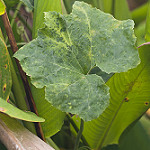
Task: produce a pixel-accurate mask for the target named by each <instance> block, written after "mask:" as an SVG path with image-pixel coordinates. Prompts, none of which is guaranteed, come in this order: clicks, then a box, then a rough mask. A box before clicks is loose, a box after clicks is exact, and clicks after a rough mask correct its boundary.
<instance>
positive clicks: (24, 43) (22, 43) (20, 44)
mask: <svg viewBox="0 0 150 150" xmlns="http://www.w3.org/2000/svg"><path fill="white" fill-rule="evenodd" d="M26 44H27V42H20V43H17V45H18V46H22V45H26ZM9 47H11V45H7V48H9Z"/></svg>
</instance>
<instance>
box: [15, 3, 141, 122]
mask: <svg viewBox="0 0 150 150" xmlns="http://www.w3.org/2000/svg"><path fill="white" fill-rule="evenodd" d="M94 18H97V20H99V22H96V21H95V19H94ZM45 25H46V27H45V28H43V29H41V30H40V32H39V36H38V38H37V39H36V40H33V41H32V42H30V43H29V44H27V45H26V46H24V47H23V48H21V49H20V51H18V52H17V53H16V54H15V57H16V58H17V59H18V60H19V61H20V63H21V65H22V67H23V69H24V71H25V72H26V73H27V74H28V75H29V76H31V79H32V83H33V84H34V85H35V86H36V87H37V88H43V87H44V86H45V87H46V89H45V91H46V93H45V94H46V99H47V100H48V101H50V102H51V103H52V105H54V106H56V107H57V108H59V109H60V110H62V111H65V112H70V113H73V114H78V115H79V116H80V117H81V118H83V119H84V120H86V121H89V120H92V119H94V118H97V117H98V116H99V115H100V114H101V113H102V112H103V111H104V110H105V108H106V107H107V106H108V100H109V88H108V87H107V86H106V85H105V83H104V81H103V79H102V78H101V77H100V76H97V75H95V74H89V73H90V71H91V70H92V68H94V67H95V64H96V65H97V67H99V68H100V69H101V70H102V71H105V72H107V73H111V72H122V71H127V70H128V69H131V68H133V67H135V66H136V65H137V64H138V63H139V58H138V51H137V50H136V48H135V46H134V44H135V36H134V34H133V30H132V28H133V22H132V21H131V20H127V21H118V20H116V19H114V18H113V17H112V16H111V15H109V14H105V13H103V12H101V11H100V10H98V9H96V8H91V7H90V6H89V5H87V4H85V3H83V2H76V3H75V4H74V7H73V12H72V14H70V15H67V16H62V15H60V14H58V13H56V12H48V13H45ZM110 60H111V61H110ZM127 62H128V63H127ZM93 112H94V113H93Z"/></svg>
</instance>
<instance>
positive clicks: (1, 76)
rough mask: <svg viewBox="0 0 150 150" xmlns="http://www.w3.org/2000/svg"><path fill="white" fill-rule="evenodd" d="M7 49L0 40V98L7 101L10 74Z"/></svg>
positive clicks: (9, 88)
mask: <svg viewBox="0 0 150 150" xmlns="http://www.w3.org/2000/svg"><path fill="white" fill-rule="evenodd" d="M8 55H9V54H8V51H7V47H6V45H5V43H4V41H3V40H2V39H1V38H0V97H1V98H3V99H4V100H8V98H9V94H10V91H11V85H12V81H11V72H10V64H9V57H8Z"/></svg>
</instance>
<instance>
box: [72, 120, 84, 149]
mask: <svg viewBox="0 0 150 150" xmlns="http://www.w3.org/2000/svg"><path fill="white" fill-rule="evenodd" d="M83 129H84V121H83V119H81V124H80V130H79V132H78V134H77V138H76V142H75V147H74V150H78V147H79V144H80V139H81V136H82V132H83Z"/></svg>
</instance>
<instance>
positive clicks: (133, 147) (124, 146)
mask: <svg viewBox="0 0 150 150" xmlns="http://www.w3.org/2000/svg"><path fill="white" fill-rule="evenodd" d="M142 124H143V122H142V120H140V121H138V122H137V123H136V124H135V126H133V127H132V128H131V127H130V126H129V127H128V128H127V129H126V130H125V131H124V132H123V134H122V135H121V138H120V139H119V150H142V149H143V150H144V149H145V150H146V149H150V145H149V142H150V136H149V135H148V131H146V129H145V128H144V126H143V125H142Z"/></svg>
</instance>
